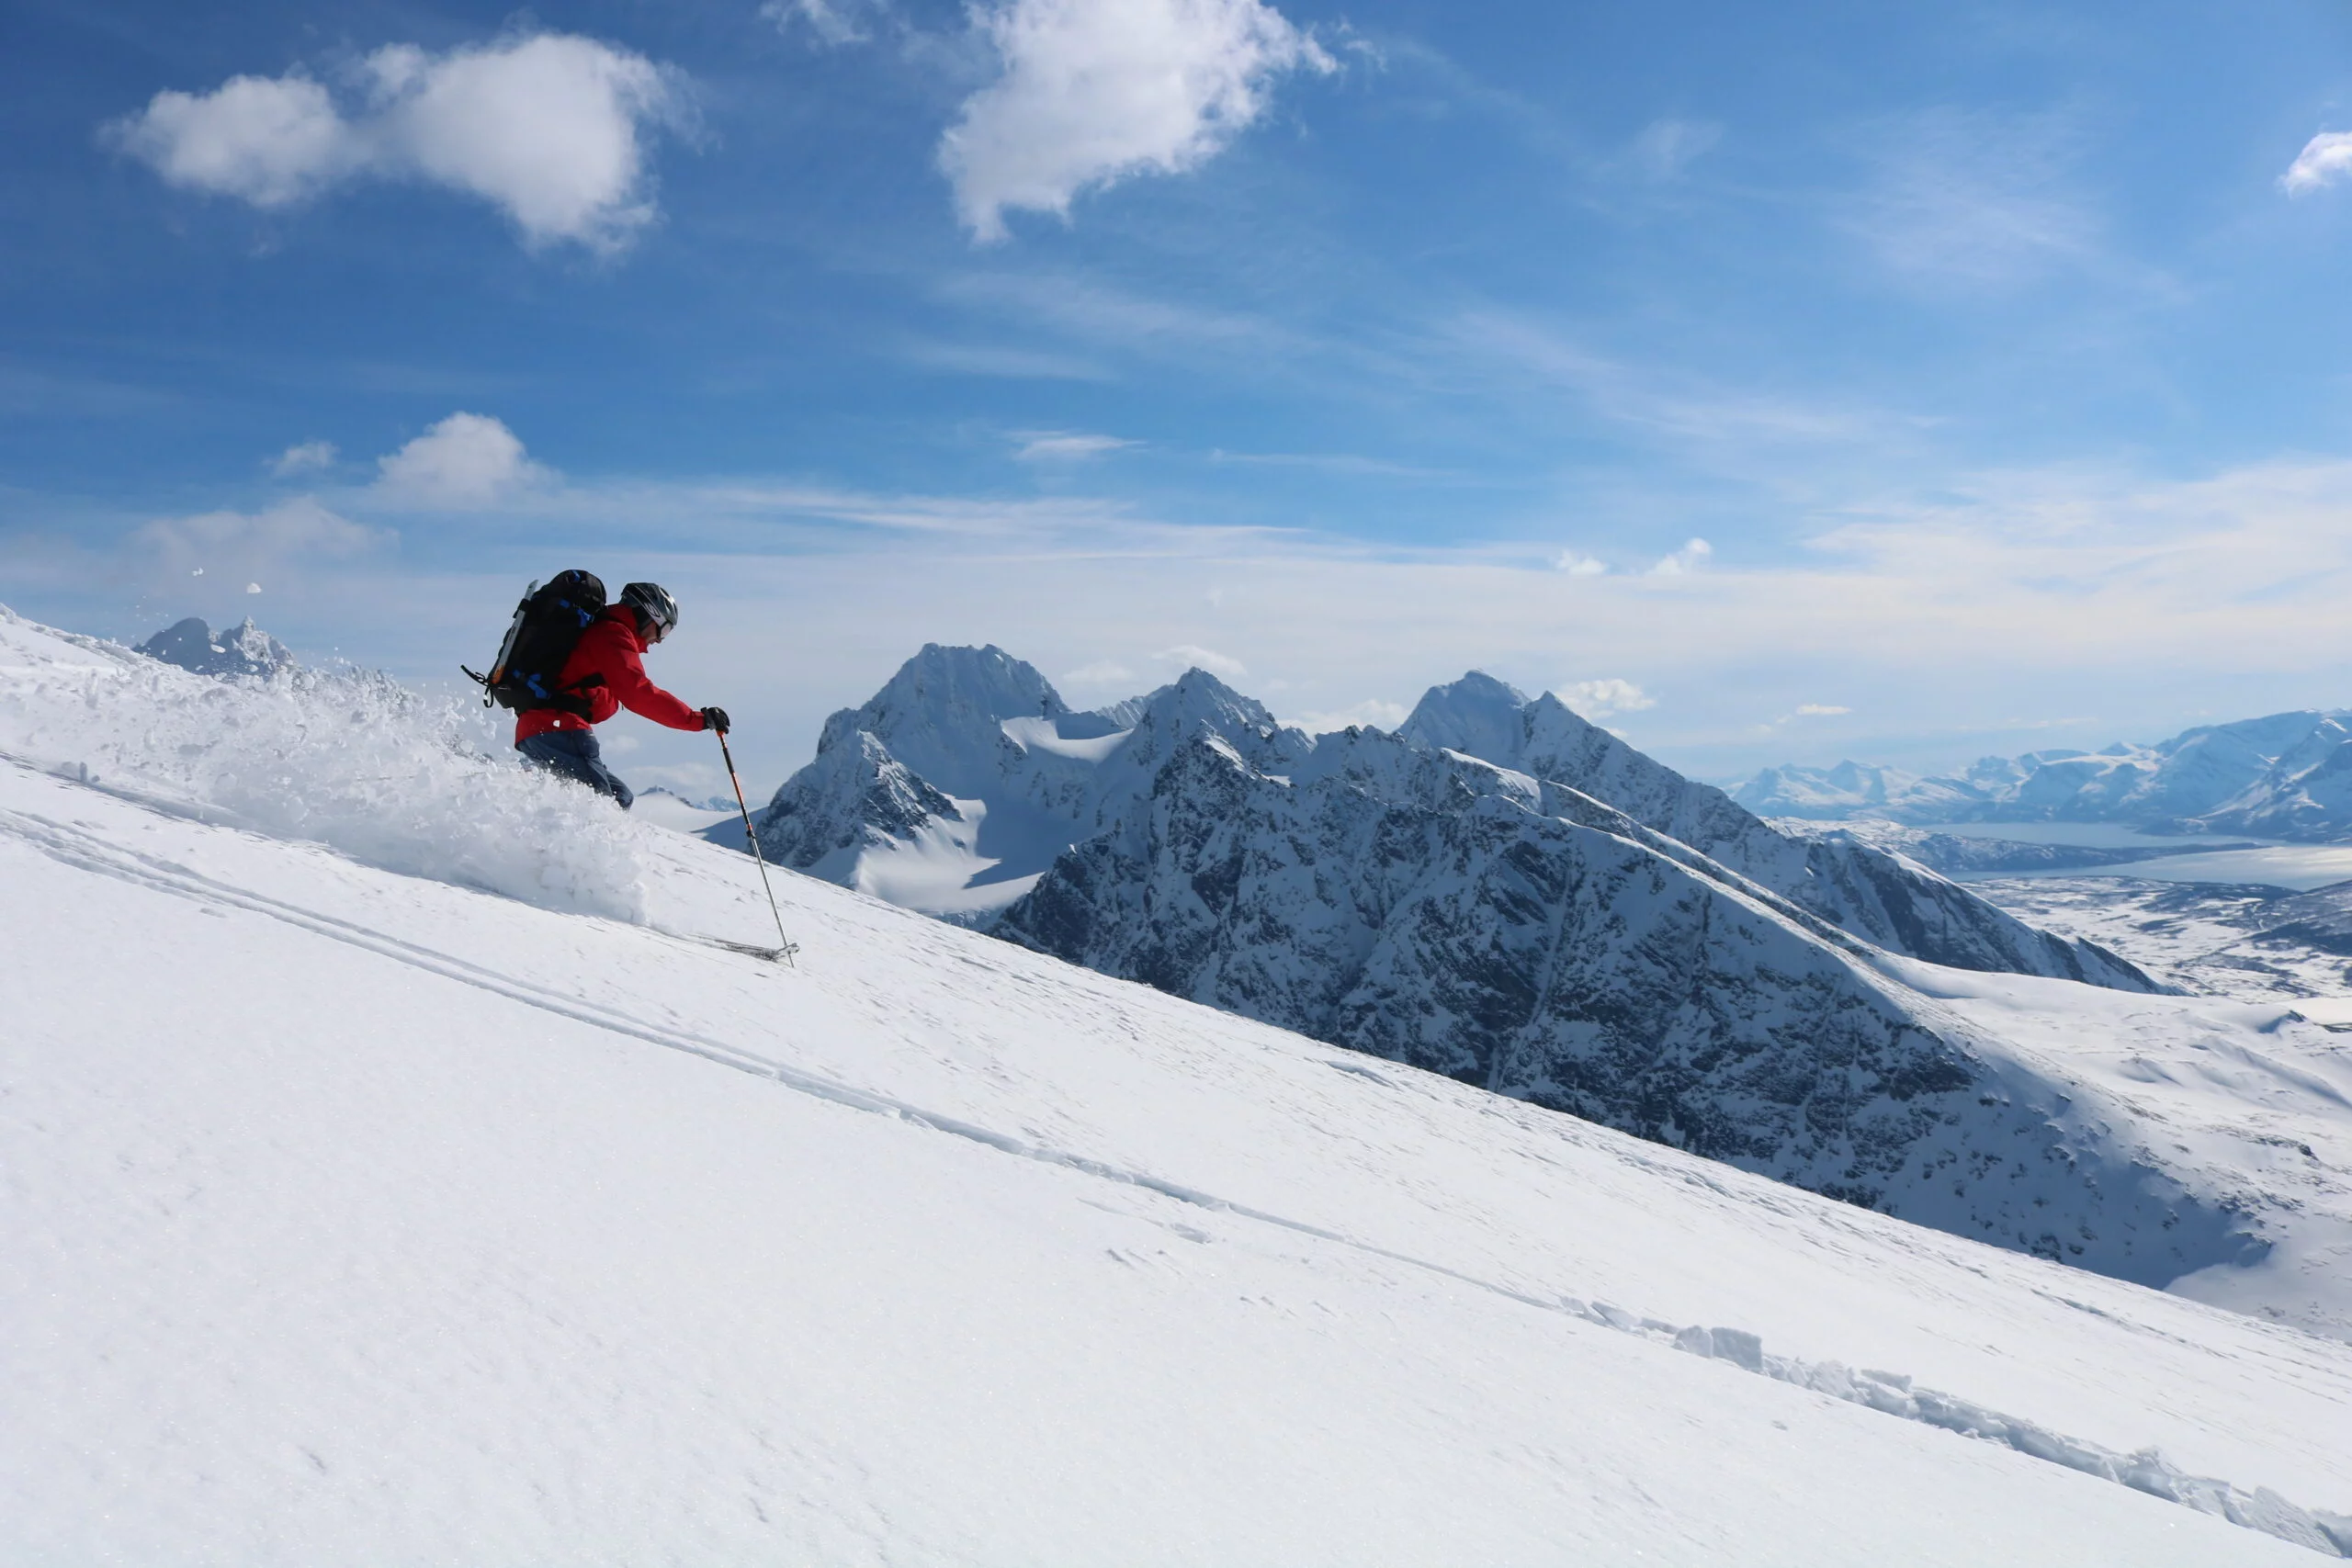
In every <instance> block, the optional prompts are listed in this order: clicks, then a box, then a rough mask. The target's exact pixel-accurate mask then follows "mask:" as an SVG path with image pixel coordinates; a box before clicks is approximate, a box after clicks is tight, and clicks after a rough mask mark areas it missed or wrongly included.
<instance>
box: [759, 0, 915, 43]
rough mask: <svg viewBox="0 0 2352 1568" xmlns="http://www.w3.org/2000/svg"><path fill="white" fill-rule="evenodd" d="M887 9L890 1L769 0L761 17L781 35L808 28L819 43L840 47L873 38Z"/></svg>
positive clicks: (762, 8)
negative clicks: (875, 25)
mask: <svg viewBox="0 0 2352 1568" xmlns="http://www.w3.org/2000/svg"><path fill="white" fill-rule="evenodd" d="M887 9H888V5H887V0H767V4H765V5H763V6H761V7H760V15H761V16H762V17H765V18H767V19H768V20H769V21H771V22H774V23H775V25H776V28H777V29H778V30H779V31H781V32H786V33H789V32H792V31H794V30H795V29H796V28H803V27H805V28H808V29H809V31H810V32H812V33H814V34H816V35H817V41H818V42H820V43H822V44H826V45H828V46H831V47H838V46H840V45H842V44H845V43H864V42H865V40H866V39H870V38H872V37H873V36H874V31H873V28H872V26H871V22H872V19H873V17H874V16H875V15H876V13H878V12H881V11H884V10H887Z"/></svg>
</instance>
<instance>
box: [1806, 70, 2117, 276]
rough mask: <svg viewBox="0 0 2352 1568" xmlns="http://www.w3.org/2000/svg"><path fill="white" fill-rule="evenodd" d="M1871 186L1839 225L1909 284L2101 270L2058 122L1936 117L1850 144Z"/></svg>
mask: <svg viewBox="0 0 2352 1568" xmlns="http://www.w3.org/2000/svg"><path fill="white" fill-rule="evenodd" d="M1857 139H1858V141H1859V142H1860V146H1861V150H1862V153H1863V157H1864V160H1865V162H1866V164H1867V165H1868V167H1869V170H1870V175H1869V178H1868V179H1867V181H1866V182H1865V184H1864V185H1863V186H1862V188H1861V190H1860V192H1859V193H1858V194H1857V195H1856V197H1854V198H1853V200H1852V202H1851V203H1850V204H1849V207H1848V208H1847V209H1846V211H1845V213H1844V215H1843V218H1842V224H1843V227H1844V228H1845V229H1846V230H1847V231H1848V232H1849V233H1850V234H1852V235H1853V236H1854V237H1855V238H1856V239H1857V240H1859V241H1860V243H1862V245H1863V246H1864V247H1865V248H1866V250H1867V251H1868V252H1869V254H1871V256H1873V257H1874V258H1875V259H1876V260H1877V261H1878V262H1879V263H1880V265H1883V267H1885V268H1886V269H1887V270H1888V271H1889V272H1891V273H1893V274H1894V275H1895V276H1898V277H1900V278H1903V279H1905V280H1906V281H1910V282H1918V283H1927V284H1931V285H1935V286H1939V287H1951V286H1958V287H1963V288H1988V289H2004V288H2014V287H2018V286H2020V285H2023V284H2026V283H2030V282H2033V281H2035V280H2037V279H2039V278H2041V277H2044V276H2048V275H2050V274H2052V273H2053V272H2057V271H2061V270H2064V269H2081V268H2086V267H2091V266H2094V265H2098V264H2100V260H2101V256H2100V251H2101V244H2102V237H2103V229H2104V224H2103V223H2102V221H2101V220H2100V218H2099V216H2098V212H2097V209H2096V208H2095V207H2094V205H2093V203H2092V201H2091V199H2090V197H2088V196H2087V195H2086V193H2085V191H2084V190H2083V189H2082V188H2081V186H2080V185H2079V184H2078V182H2077V181H2076V180H2075V176H2074V164H2075V159H2076V155H2077V142H2078V141H2079V138H2078V136H2077V134H2076V132H2075V127H2074V125H2073V124H2072V122H2071V121H2070V119H2069V118H2067V117H2066V116H2064V115H2063V114H2043V115H2030V116H2018V115H2004V114H1996V113H1993V112H1991V111H1987V110H1970V109H1959V108H1938V109H1930V110H1927V111H1925V112H1922V113H1919V114H1915V115H1910V116H1905V117H1903V118H1894V119H1887V120H1882V121H1879V122H1876V123H1874V124H1872V125H1871V126H1869V127H1867V128H1866V129H1864V130H1861V131H1860V132H1858V133H1857Z"/></svg>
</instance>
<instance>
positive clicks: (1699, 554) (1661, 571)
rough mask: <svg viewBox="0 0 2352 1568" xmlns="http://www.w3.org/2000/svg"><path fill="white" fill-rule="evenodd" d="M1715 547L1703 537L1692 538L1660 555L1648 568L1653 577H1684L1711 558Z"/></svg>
mask: <svg viewBox="0 0 2352 1568" xmlns="http://www.w3.org/2000/svg"><path fill="white" fill-rule="evenodd" d="M1714 553H1715V547H1714V546H1713V545H1711V544H1709V543H1707V541H1706V540H1704V539H1692V540H1691V541H1690V542H1689V543H1688V544H1686V545H1684V546H1683V547H1681V548H1680V549H1679V550H1677V551H1675V552H1674V553H1673V554H1672V555H1668V556H1661V557H1659V558H1658V563H1657V565H1656V566H1654V567H1652V568H1650V575H1651V576H1653V577H1685V576H1688V575H1689V574H1690V573H1691V572H1694V571H1696V570H1699V569H1700V568H1701V567H1702V566H1704V565H1706V564H1707V562H1708V561H1709V560H1710V559H1711V558H1713V556H1714Z"/></svg>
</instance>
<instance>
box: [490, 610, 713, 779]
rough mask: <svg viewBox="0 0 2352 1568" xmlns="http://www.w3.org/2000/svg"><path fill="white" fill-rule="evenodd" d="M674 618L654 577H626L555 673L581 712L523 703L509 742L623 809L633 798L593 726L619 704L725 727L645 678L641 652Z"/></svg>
mask: <svg viewBox="0 0 2352 1568" xmlns="http://www.w3.org/2000/svg"><path fill="white" fill-rule="evenodd" d="M677 625H678V602H677V601H676V600H675V599H673V598H672V597H670V593H669V591H668V590H667V589H664V588H663V587H662V586H661V584H659V583H654V582H632V583H629V584H628V586H626V587H624V588H623V589H622V590H621V596H620V598H619V599H618V600H617V601H616V602H615V603H614V604H613V605H612V606H611V608H609V609H607V610H605V613H604V614H603V615H598V616H597V617H596V618H595V620H594V621H592V622H591V623H589V626H588V629H587V630H585V631H583V632H582V633H581V634H580V641H579V643H578V644H577V645H576V646H575V647H574V648H573V649H572V650H571V658H570V659H568V660H565V661H564V665H563V672H562V674H561V675H560V677H559V685H560V689H561V690H563V691H565V692H567V693H571V694H577V695H578V696H579V697H580V698H581V699H582V700H583V701H584V702H585V703H586V704H587V706H588V713H587V715H586V716H584V717H583V716H581V715H579V714H576V713H570V712H566V711H565V710H563V709H561V708H552V707H535V708H527V709H526V710H524V711H523V712H522V713H521V714H519V715H517V716H515V750H517V751H520V752H522V753H523V756H524V758H525V759H526V761H529V762H530V763H531V764H532V765H533V766H534V767H538V768H544V769H546V770H547V771H548V773H557V774H560V775H561V776H562V777H564V778H568V779H572V780H575V781H577V782H578V783H581V784H586V785H587V786H588V787H589V788H590V789H593V790H595V791H597V792H598V793H600V794H603V795H611V796H612V797H613V798H614V799H615V800H616V801H618V802H620V804H621V809H622V810H624V811H626V810H628V807H629V803H630V802H632V801H634V800H635V799H636V798H637V795H636V793H635V792H634V791H632V790H631V789H630V788H629V787H628V785H627V784H623V783H621V781H620V780H618V779H616V778H615V777H614V776H613V774H612V771H611V770H610V769H609V768H606V767H605V761H604V754H603V749H602V748H600V747H599V746H598V745H597V744H596V734H595V730H594V726H596V725H599V724H602V723H604V722H605V720H606V719H608V718H610V717H612V716H613V715H615V714H616V713H618V712H619V711H620V710H621V709H623V708H627V709H628V711H629V712H631V713H633V714H636V715H638V716H640V717H644V718H650V719H651V720H652V721H653V722H654V723H656V724H662V725H667V726H669V728H672V729H709V730H715V731H717V732H718V734H720V735H725V734H726V733H727V710H726V709H724V708H715V707H713V708H692V707H688V706H687V705H685V704H684V703H683V702H681V701H679V700H678V699H677V698H676V697H673V696H672V695H671V694H669V693H667V692H665V691H663V690H662V688H661V687H659V686H657V685H655V684H654V683H653V682H651V681H650V680H648V679H647V678H646V674H645V664H644V654H645V650H646V649H648V648H650V647H651V646H652V645H653V644H655V643H657V642H660V641H661V640H662V638H663V637H668V636H669V635H670V633H671V632H672V631H673V630H674V629H675V628H676V626H677Z"/></svg>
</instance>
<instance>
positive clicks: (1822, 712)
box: [1796, 703, 1854, 718]
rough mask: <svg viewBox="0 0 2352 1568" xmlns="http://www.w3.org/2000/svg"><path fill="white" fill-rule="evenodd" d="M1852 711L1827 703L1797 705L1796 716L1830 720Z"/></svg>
mask: <svg viewBox="0 0 2352 1568" xmlns="http://www.w3.org/2000/svg"><path fill="white" fill-rule="evenodd" d="M1853 711H1854V710H1853V709H1852V708H1841V707H1838V706H1836V705H1832V704H1829V703H1799V704H1798V705H1797V711H1796V716H1797V717H1799V718H1830V717H1834V716H1837V715H1838V714H1841V713H1851V712H1853Z"/></svg>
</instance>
